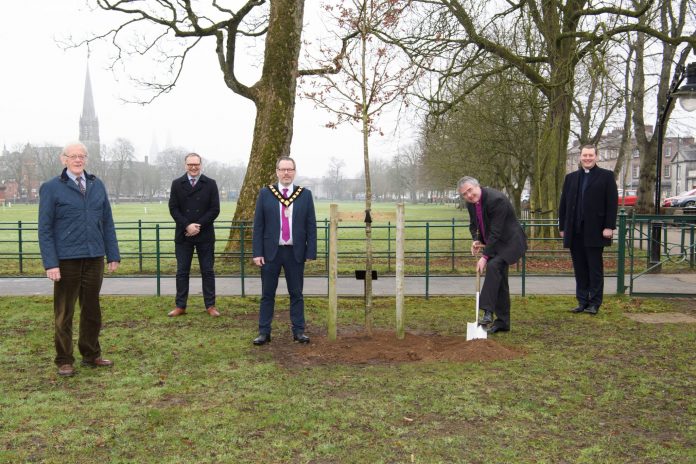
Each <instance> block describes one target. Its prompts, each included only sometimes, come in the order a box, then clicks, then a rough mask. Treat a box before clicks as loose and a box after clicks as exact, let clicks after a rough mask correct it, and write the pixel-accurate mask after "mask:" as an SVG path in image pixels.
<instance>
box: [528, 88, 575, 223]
mask: <svg viewBox="0 0 696 464" xmlns="http://www.w3.org/2000/svg"><path fill="white" fill-rule="evenodd" d="M555 81H557V80H555ZM551 93H552V97H551V98H550V102H549V110H548V114H547V115H546V121H544V123H543V125H542V128H541V133H540V138H539V145H538V150H537V156H538V159H537V160H536V162H535V163H534V170H535V172H534V188H533V189H532V190H533V197H532V208H533V209H534V210H536V211H537V213H538V214H537V216H536V217H537V218H544V219H552V218H553V217H555V214H556V211H558V205H559V203H560V193H561V188H562V186H563V179H564V178H565V174H566V159H567V148H566V144H567V142H568V137H569V136H570V113H571V111H570V108H571V105H572V100H571V93H569V92H567V91H566V90H565V89H562V88H556V89H553V90H551ZM552 229H553V228H546V229H544V232H540V233H542V234H544V235H550V234H551V233H552ZM554 231H555V230H554Z"/></svg>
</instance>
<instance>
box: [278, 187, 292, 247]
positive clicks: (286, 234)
mask: <svg viewBox="0 0 696 464" xmlns="http://www.w3.org/2000/svg"><path fill="white" fill-rule="evenodd" d="M283 197H285V198H287V197H288V189H286V188H284V189H283ZM281 216H282V218H283V220H282V222H281V225H280V238H282V239H283V241H284V242H287V241H288V240H290V220H289V219H288V216H287V206H285V205H283V211H282V213H281Z"/></svg>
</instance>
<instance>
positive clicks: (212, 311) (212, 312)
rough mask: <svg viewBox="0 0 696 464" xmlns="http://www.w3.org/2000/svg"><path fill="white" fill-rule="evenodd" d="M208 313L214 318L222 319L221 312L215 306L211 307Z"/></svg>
mask: <svg viewBox="0 0 696 464" xmlns="http://www.w3.org/2000/svg"><path fill="white" fill-rule="evenodd" d="M206 311H208V314H210V315H211V316H213V317H220V311H218V310H217V308H216V307H215V306H211V307H210V308H208V309H206Z"/></svg>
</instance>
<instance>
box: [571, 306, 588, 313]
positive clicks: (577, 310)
mask: <svg viewBox="0 0 696 464" xmlns="http://www.w3.org/2000/svg"><path fill="white" fill-rule="evenodd" d="M583 311H585V306H583V305H580V306H578V307H577V308H573V309H571V310H570V312H571V313H575V314H578V313H581V312H583Z"/></svg>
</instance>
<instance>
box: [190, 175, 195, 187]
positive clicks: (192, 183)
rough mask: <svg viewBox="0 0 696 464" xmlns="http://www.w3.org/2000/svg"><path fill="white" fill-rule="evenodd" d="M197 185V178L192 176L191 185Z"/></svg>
mask: <svg viewBox="0 0 696 464" xmlns="http://www.w3.org/2000/svg"><path fill="white" fill-rule="evenodd" d="M195 186H196V178H195V177H192V178H191V187H192V188H193V187H195Z"/></svg>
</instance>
